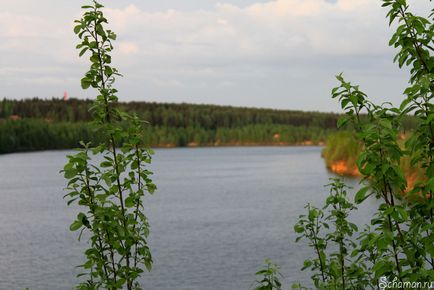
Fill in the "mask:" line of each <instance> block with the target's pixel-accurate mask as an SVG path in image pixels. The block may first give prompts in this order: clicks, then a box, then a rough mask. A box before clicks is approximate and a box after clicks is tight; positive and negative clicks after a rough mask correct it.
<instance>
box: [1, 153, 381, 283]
mask: <svg viewBox="0 0 434 290" xmlns="http://www.w3.org/2000/svg"><path fill="white" fill-rule="evenodd" d="M69 153H70V151H48V152H36V153H19V154H10V155H3V156H0V177H1V183H0V289H23V288H25V287H29V288H30V289H34V290H37V289H40V290H57V289H71V288H72V287H73V286H74V283H75V282H76V278H75V275H76V274H77V273H78V270H77V269H76V268H75V266H76V265H79V264H80V263H81V262H82V261H83V256H82V255H83V254H82V249H83V248H84V246H85V243H84V242H83V241H82V242H78V241H77V233H76V232H70V231H69V225H70V224H71V222H72V221H73V219H74V218H75V216H76V214H77V207H67V206H66V202H65V200H63V195H64V194H65V192H64V191H63V188H64V187H65V180H64V179H63V177H62V176H61V175H60V174H59V170H61V169H62V168H63V165H64V164H65V162H66V157H65V156H66V154H69ZM151 170H153V171H154V172H155V175H154V181H155V183H156V184H157V186H158V190H157V191H156V193H155V194H154V196H148V197H147V198H146V214H147V216H148V217H149V220H150V224H151V236H150V241H149V243H150V247H151V251H152V253H153V258H154V269H153V271H152V272H151V273H145V274H144V275H143V279H142V280H143V289H151V290H160V289H161V290H172V289H173V290H193V289H194V290H196V289H197V290H208V289H210V290H212V289H216V290H217V289H219V290H220V289H222V290H223V289H224V290H231V289H233V290H241V289H246V290H247V289H252V288H253V285H254V281H255V276H254V273H255V272H256V271H258V270H259V269H260V268H261V266H262V265H263V261H264V259H265V258H270V259H272V260H273V261H274V262H276V263H277V264H279V265H280V266H281V272H282V274H283V276H284V278H283V280H284V284H285V287H286V288H285V289H288V288H290V285H291V283H292V282H296V281H301V282H306V281H308V277H309V273H305V272H301V271H300V270H299V269H300V268H301V266H302V263H303V260H304V259H305V258H306V257H308V256H309V255H311V251H310V249H309V248H308V247H307V246H306V245H303V244H302V243H298V244H296V243H295V242H294V240H295V234H294V231H293V225H294V223H295V222H296V220H297V218H298V216H299V215H300V214H303V213H304V208H303V207H304V206H305V204H306V203H307V202H311V203H313V204H316V205H321V204H322V202H323V200H324V199H325V198H326V196H327V193H328V190H327V189H325V188H324V184H327V183H328V182H329V178H330V177H333V176H334V175H333V174H331V173H329V172H328V171H327V170H326V168H325V166H324V162H323V160H322V159H321V148H320V147H233V148H229V147H225V148H194V149H193V148H192V149H188V148H179V149H158V150H156V154H155V156H154V160H153V164H152V166H151ZM348 182H349V183H350V184H351V185H352V186H357V181H355V180H348ZM374 209H375V201H367V202H366V203H365V204H364V205H363V206H361V207H360V209H359V211H358V212H357V215H354V216H353V219H355V220H356V221H357V222H358V223H363V222H366V221H367V220H368V218H369V215H370V214H371V213H372V212H373V210H374Z"/></svg>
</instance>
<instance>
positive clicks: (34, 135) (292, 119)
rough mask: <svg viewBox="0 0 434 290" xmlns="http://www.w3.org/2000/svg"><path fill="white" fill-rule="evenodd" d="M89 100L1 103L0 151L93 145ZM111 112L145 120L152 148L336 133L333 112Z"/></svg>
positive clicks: (161, 108) (306, 139) (309, 138)
mask: <svg viewBox="0 0 434 290" xmlns="http://www.w3.org/2000/svg"><path fill="white" fill-rule="evenodd" d="M91 106H92V101H90V100H79V99H70V100H66V101H65V100H63V99H60V98H52V99H40V98H33V99H23V100H11V99H3V100H0V153H8V152H17V151H29V150H44V149H67V148H74V147H77V146H78V144H77V140H84V141H86V142H94V143H98V142H99V141H100V140H99V135H98V132H94V131H93V129H92V127H91V126H90V125H89V122H90V121H91V120H92V113H91V110H90V108H91ZM114 109H118V110H122V111H125V112H127V113H129V114H137V115H138V116H139V117H140V118H141V119H144V120H146V121H147V122H148V126H144V129H143V130H144V132H143V136H144V138H145V140H146V142H147V144H150V145H151V146H154V147H175V146H179V147H182V146H228V145H302V144H305V145H306V144H308V145H317V144H322V143H324V142H325V141H326V139H327V136H328V135H329V134H330V133H332V132H335V130H336V123H337V119H338V118H339V115H338V114H334V113H320V112H302V111H289V110H273V109H256V108H239V107H230V106H216V105H194V104H168V103H155V102H129V103H125V102H124V103H122V102H120V103H117V104H115V105H114Z"/></svg>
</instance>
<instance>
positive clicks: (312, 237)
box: [293, 179, 370, 289]
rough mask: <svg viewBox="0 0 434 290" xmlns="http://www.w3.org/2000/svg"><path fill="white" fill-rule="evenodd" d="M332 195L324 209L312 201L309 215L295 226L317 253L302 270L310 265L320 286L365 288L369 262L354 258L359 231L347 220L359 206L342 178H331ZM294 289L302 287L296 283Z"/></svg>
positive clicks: (300, 237) (304, 216) (315, 282)
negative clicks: (353, 201) (349, 196)
mask: <svg viewBox="0 0 434 290" xmlns="http://www.w3.org/2000/svg"><path fill="white" fill-rule="evenodd" d="M328 186H329V187H330V195H329V197H328V198H327V200H326V203H325V206H324V208H323V209H318V208H316V207H314V206H312V205H310V204H308V205H307V206H306V209H307V215H301V216H300V217H299V220H298V222H297V224H296V225H295V226H294V230H295V232H296V233H298V235H299V236H298V237H297V239H296V241H297V242H299V241H300V240H302V239H304V240H307V241H308V245H309V247H311V248H312V250H313V251H314V253H315V258H312V259H307V260H305V261H304V266H303V268H302V270H306V269H309V270H310V271H311V272H312V273H313V275H312V281H313V283H314V285H315V287H316V288H318V289H366V288H367V287H368V286H369V282H370V281H369V280H366V278H365V277H364V273H365V271H366V264H364V263H361V261H360V260H359V259H352V257H351V253H353V252H354V251H355V249H356V247H357V244H356V243H355V242H354V237H353V234H354V233H356V232H357V231H358V228H357V226H356V225H355V224H353V223H351V222H349V221H348V220H347V218H348V216H349V214H350V212H351V211H352V210H355V209H356V207H355V206H354V205H353V204H352V203H351V202H350V201H349V200H348V196H347V189H348V188H347V187H346V185H345V184H344V183H343V182H342V181H340V180H339V179H332V183H330V184H329V185H328ZM293 288H294V289H303V287H302V286H301V285H300V284H294V285H293Z"/></svg>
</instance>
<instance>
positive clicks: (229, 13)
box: [0, 0, 432, 112]
mask: <svg viewBox="0 0 434 290" xmlns="http://www.w3.org/2000/svg"><path fill="white" fill-rule="evenodd" d="M101 2H102V4H104V5H105V8H104V13H105V15H106V17H107V18H108V20H109V28H110V29H112V30H114V31H115V32H116V33H117V34H118V39H117V41H116V42H115V43H114V44H115V52H114V54H113V62H114V65H115V66H116V67H117V68H118V69H119V70H120V72H121V73H122V74H123V75H124V77H123V78H120V79H118V80H117V83H116V87H117V88H118V89H119V97H120V99H121V100H122V101H130V100H140V101H156V102H176V103H180V102H187V103H200V104H219V105H233V106H244V107H265V108H276V109H292V110H309V111H334V112H339V111H340V108H339V105H338V103H337V102H336V100H332V99H331V97H330V91H331V89H332V88H333V87H334V86H336V85H337V81H336V79H335V77H334V76H335V75H337V74H339V73H341V72H343V73H344V76H345V77H346V78H347V79H348V80H350V81H352V82H353V83H355V84H360V87H361V89H362V90H364V91H365V92H367V93H368V94H369V96H370V97H371V99H372V100H373V101H375V102H386V101H388V102H393V103H394V104H398V103H399V102H400V101H401V100H402V91H403V90H404V89H405V87H406V86H407V82H408V72H407V70H405V69H404V70H399V69H398V67H397V65H396V64H394V63H393V62H392V60H393V57H394V55H395V54H396V52H397V51H396V49H394V48H390V47H389V46H388V41H389V38H390V36H391V35H392V32H393V27H392V28H390V27H389V26H388V22H387V20H386V18H385V16H386V13H387V10H386V9H385V8H381V1H379V0H274V1H266V0H262V1H259V0H252V1H248V0H220V1H214V0H176V1H174V0H158V1H157V0H140V1H139V0H106V1H101ZM409 2H410V4H411V5H412V6H413V8H414V10H415V11H416V12H420V13H422V15H424V13H425V14H427V13H428V11H429V9H430V8H431V5H432V3H431V4H430V1H428V0H414V1H409ZM86 3H87V1H67V0H38V1H26V0H0V7H1V8H0V39H1V41H0V97H1V98H3V97H8V98H31V97H36V96H37V97H41V98H51V97H53V96H55V97H61V96H63V93H64V91H67V92H68V94H69V95H70V96H72V97H77V98H93V97H95V95H96V93H95V91H92V90H86V91H83V90H82V89H81V87H80V79H81V77H82V76H83V74H84V73H85V72H86V70H87V66H88V65H89V61H88V59H86V58H85V57H83V58H79V57H78V51H77V50H76V49H75V45H76V44H77V43H78V39H77V37H76V36H75V35H74V33H73V32H72V28H73V21H74V19H77V18H79V17H80V14H81V11H80V6H81V5H84V4H86Z"/></svg>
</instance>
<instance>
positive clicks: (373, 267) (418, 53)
mask: <svg viewBox="0 0 434 290" xmlns="http://www.w3.org/2000/svg"><path fill="white" fill-rule="evenodd" d="M383 6H384V7H387V8H388V9H389V12H388V14H387V16H388V18H389V21H390V24H392V23H394V22H397V23H398V27H397V30H396V32H395V33H394V35H393V36H392V39H391V40H390V45H392V46H394V47H396V48H399V49H400V50H399V52H398V54H397V55H396V57H395V61H396V62H398V64H399V66H400V67H403V66H404V65H406V66H409V67H410V74H411V76H410V86H409V87H408V88H407V89H406V90H405V92H404V94H405V99H404V101H403V102H402V104H401V105H400V107H399V108H396V107H394V106H393V105H392V104H390V103H385V104H381V105H377V104H374V103H372V102H371V101H369V99H368V97H367V96H366V94H365V93H363V92H362V91H361V90H360V88H359V86H357V85H352V84H351V83H350V82H347V81H345V80H344V78H343V76H342V75H339V76H337V79H338V80H339V82H340V86H339V87H337V88H335V89H333V91H332V96H333V98H336V99H338V100H339V102H340V104H341V106H342V108H343V109H344V110H345V113H346V117H345V118H343V119H342V120H340V121H339V124H340V125H342V124H346V123H351V124H352V125H353V126H354V128H356V131H357V134H356V137H357V140H358V141H359V142H361V144H362V151H361V154H360V155H359V157H358V159H357V165H358V168H359V171H360V172H361V174H362V175H363V180H362V183H363V187H362V188H361V189H360V190H359V191H358V192H357V193H356V195H355V202H356V203H362V202H363V201H364V200H366V199H367V198H368V197H369V196H373V197H375V198H377V200H378V201H379V203H380V205H379V207H378V211H377V212H376V213H375V215H374V217H372V220H371V226H366V227H365V230H364V231H363V232H361V233H357V235H358V238H357V239H356V240H357V241H358V243H354V242H353V239H351V238H350V237H351V236H352V234H353V233H355V232H356V230H357V229H356V228H355V227H353V226H351V225H350V224H349V223H348V222H346V217H347V215H346V214H345V212H341V213H339V212H340V210H339V207H336V201H337V200H336V199H335V198H336V194H333V193H332V194H331V196H330V197H329V199H328V200H327V202H326V207H327V206H328V205H330V204H332V205H333V210H332V216H334V218H333V219H331V220H333V221H334V223H335V224H336V226H335V228H334V230H333V229H332V231H331V233H330V232H327V226H326V225H325V223H324V221H323V215H322V214H321V213H322V212H321V211H319V210H318V209H313V208H311V207H309V206H308V211H309V215H310V216H314V218H309V217H308V218H306V217H301V219H300V221H299V222H298V223H297V225H296V228H295V230H296V232H298V233H300V234H301V237H303V238H306V239H308V241H309V245H310V246H311V247H312V245H315V244H318V242H315V241H326V242H327V243H326V242H322V243H321V248H320V250H321V251H320V252H319V254H318V255H317V258H316V259H314V260H308V262H307V265H306V264H305V267H306V268H309V269H311V270H312V271H313V276H312V280H313V282H314V284H315V286H316V287H317V288H319V289H337V288H339V289H366V288H373V289H375V288H376V286H377V285H378V286H381V285H383V286H384V281H397V283H396V284H397V285H398V287H397V288H399V289H404V288H408V287H407V286H405V285H409V283H412V282H421V283H422V282H430V281H432V280H433V279H434V243H433V242H434V233H433V230H434V215H433V209H434V196H433V194H434V192H433V191H434V161H433V153H434V152H433V150H434V134H433V127H434V124H433V122H434V105H433V102H432V99H433V96H434V57H433V56H432V55H431V54H432V52H433V50H434V49H433V46H432V45H433V33H434V25H433V24H432V20H433V18H434V13H432V14H431V15H430V18H431V19H426V18H423V17H421V16H416V15H414V14H413V13H411V12H410V11H409V6H408V5H407V2H406V1H405V0H383ZM432 12H434V10H433V11H432ZM362 114H365V117H362ZM409 114H414V116H415V119H416V120H417V123H418V124H419V126H418V127H417V129H416V130H414V132H413V133H412V134H411V135H410V137H409V138H408V140H407V141H406V142H405V144H404V146H403V145H402V144H400V141H399V135H400V133H401V132H402V131H403V127H404V123H405V117H406V116H407V115H409ZM403 159H404V160H405V159H406V160H410V163H411V166H414V167H419V168H420V170H421V172H422V173H421V175H422V178H420V179H419V180H418V181H417V182H416V183H415V184H414V186H413V188H412V189H411V190H409V191H408V192H406V194H403V193H404V192H405V190H406V189H407V183H408V182H407V181H408V180H407V179H406V177H405V175H404V171H403V168H402V164H403V162H402V160H403ZM330 198H331V199H330ZM331 201H332V202H331ZM337 204H339V202H338V203H337ZM344 204H346V205H345V206H342V207H341V208H347V209H352V208H353V206H352V205H351V203H348V204H347V203H346V202H344ZM333 212H334V214H333ZM326 219H327V218H326ZM337 223H339V224H340V226H339V227H338V226H337ZM311 229H313V231H312V230H311ZM323 231H326V232H327V233H326V234H325V235H324V234H323V235H321V233H322V232H323ZM330 237H333V238H332V239H330ZM346 238H348V239H346ZM330 240H333V241H334V243H336V242H337V243H338V244H339V241H341V243H340V244H339V247H338V249H339V251H338V253H337V254H334V256H333V257H332V258H329V256H326V253H327V252H328V251H332V249H330V248H329V247H328V246H329V245H330V242H329V241H330ZM343 241H347V242H346V243H345V242H343ZM313 248H315V247H313ZM341 249H344V250H341ZM346 249H352V251H351V254H350V251H347V250H346ZM315 252H318V251H317V250H316V249H315ZM348 257H349V258H348ZM333 258H334V259H335V260H336V259H337V262H335V264H336V266H334V267H333V268H332V263H330V262H328V261H329V259H333ZM342 258H344V259H342ZM345 259H348V260H345ZM342 261H346V262H348V263H351V262H353V263H355V264H354V268H352V267H351V268H352V270H351V271H346V269H347V268H346V267H342V265H344V263H343V262H342ZM345 265H347V263H346V264H345ZM339 266H341V267H339ZM368 267H369V268H368ZM339 269H341V271H340V273H339ZM332 273H335V274H337V273H339V276H334V275H332ZM349 273H351V275H349ZM353 275H354V276H353ZM336 277H339V278H341V281H342V282H340V283H335V282H334V279H335V280H336V281H337V279H336ZM355 277H357V279H356V280H353V278H355ZM320 278H321V279H320ZM331 281H333V283H330V282H331ZM354 281H358V282H357V283H354ZM360 283H362V284H360ZM295 286H298V285H295Z"/></svg>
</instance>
